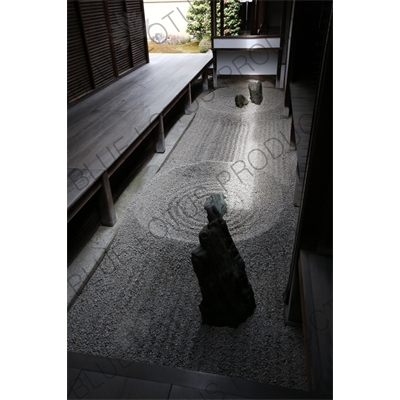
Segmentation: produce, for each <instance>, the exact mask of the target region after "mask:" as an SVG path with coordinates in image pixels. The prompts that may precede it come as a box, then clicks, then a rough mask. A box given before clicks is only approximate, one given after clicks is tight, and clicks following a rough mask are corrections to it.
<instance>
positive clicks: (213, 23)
mask: <svg viewBox="0 0 400 400" xmlns="http://www.w3.org/2000/svg"><path fill="white" fill-rule="evenodd" d="M216 34H217V0H211V44H212V49H213V87H214V89H216V88H217V52H216V50H215V49H214V37H215V36H216Z"/></svg>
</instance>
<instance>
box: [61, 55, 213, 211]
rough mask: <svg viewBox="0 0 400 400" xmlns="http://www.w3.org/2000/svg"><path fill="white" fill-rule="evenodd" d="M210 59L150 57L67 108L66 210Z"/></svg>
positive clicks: (170, 56)
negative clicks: (130, 71) (126, 73)
mask: <svg viewBox="0 0 400 400" xmlns="http://www.w3.org/2000/svg"><path fill="white" fill-rule="evenodd" d="M211 60H212V55H211V54H172V55H171V54H152V55H150V63H149V64H146V65H144V66H143V67H141V68H139V69H137V70H135V71H133V72H132V73H130V74H128V75H126V76H125V77H123V78H121V79H119V80H118V81H116V82H114V83H113V84H112V85H110V86H108V87H106V88H104V89H103V90H101V91H99V92H97V93H95V94H93V95H92V96H90V97H89V98H87V99H85V100H83V101H82V102H80V103H77V104H75V105H74V106H72V107H70V108H69V109H68V142H67V143H68V144H67V145H68V149H67V150H68V151H67V159H68V178H67V179H68V207H70V206H71V205H72V204H74V203H75V202H76V201H77V200H78V199H79V198H80V196H82V194H83V192H84V191H85V190H87V186H90V185H92V184H93V183H94V181H96V179H98V178H99V177H100V176H101V173H100V172H101V171H104V170H108V169H109V168H110V167H111V166H112V165H113V164H114V163H115V162H116V161H117V160H118V158H119V157H121V156H122V154H123V152H124V151H125V150H126V149H127V148H128V147H129V146H130V145H132V143H134V142H135V141H136V140H137V139H138V138H139V136H140V135H142V134H143V133H144V132H145V131H146V129H147V128H148V126H149V125H150V124H151V123H152V121H154V120H155V119H157V118H158V116H159V115H160V114H161V113H162V112H163V111H164V110H165V109H166V108H168V106H169V105H170V104H171V102H173V101H174V99H175V98H176V97H177V96H178V95H180V94H182V92H183V91H184V90H185V88H187V87H188V84H189V83H190V82H192V81H193V79H195V78H196V77H197V76H198V75H199V74H200V73H201V71H202V69H203V68H204V67H205V66H206V65H207V64H209V63H210V62H211ZM80 174H81V176H80ZM77 179H78V182H77ZM79 188H81V189H79Z"/></svg>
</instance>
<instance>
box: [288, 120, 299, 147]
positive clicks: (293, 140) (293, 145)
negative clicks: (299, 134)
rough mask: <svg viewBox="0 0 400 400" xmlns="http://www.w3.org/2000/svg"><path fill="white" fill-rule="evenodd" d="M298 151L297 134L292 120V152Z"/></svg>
mask: <svg viewBox="0 0 400 400" xmlns="http://www.w3.org/2000/svg"><path fill="white" fill-rule="evenodd" d="M296 149H297V146H296V134H295V130H294V122H293V118H292V123H291V125H290V148H289V150H290V151H294V150H296Z"/></svg>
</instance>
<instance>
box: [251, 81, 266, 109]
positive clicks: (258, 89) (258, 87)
mask: <svg viewBox="0 0 400 400" xmlns="http://www.w3.org/2000/svg"><path fill="white" fill-rule="evenodd" d="M249 92H250V100H251V102H252V103H254V104H261V102H262V101H263V95H262V84H261V82H260V81H257V82H250V83H249Z"/></svg>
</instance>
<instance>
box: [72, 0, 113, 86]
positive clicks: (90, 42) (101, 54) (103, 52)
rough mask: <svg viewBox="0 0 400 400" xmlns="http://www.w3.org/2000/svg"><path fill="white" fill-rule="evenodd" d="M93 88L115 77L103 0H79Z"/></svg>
mask: <svg viewBox="0 0 400 400" xmlns="http://www.w3.org/2000/svg"><path fill="white" fill-rule="evenodd" d="M80 8H81V15H82V21H83V28H84V30H85V35H86V42H87V46H88V50H89V57H90V62H91V66H92V71H93V77H94V83H95V88H96V89H97V88H99V87H100V86H103V85H105V84H106V83H108V82H110V81H112V80H114V79H115V74H114V67H113V60H112V55H111V46H110V37H109V32H108V28H107V20H106V16H105V10H104V2H103V1H94V0H87V1H80Z"/></svg>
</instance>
